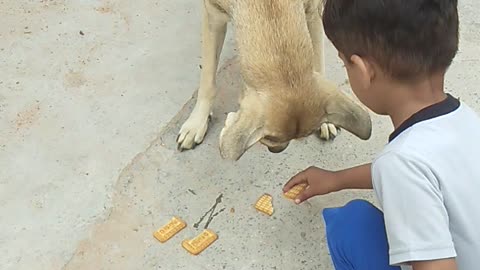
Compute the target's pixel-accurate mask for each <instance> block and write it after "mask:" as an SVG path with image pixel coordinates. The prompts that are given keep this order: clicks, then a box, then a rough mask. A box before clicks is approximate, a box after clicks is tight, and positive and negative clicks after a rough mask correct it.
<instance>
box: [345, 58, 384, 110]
mask: <svg viewBox="0 0 480 270" xmlns="http://www.w3.org/2000/svg"><path fill="white" fill-rule="evenodd" d="M338 56H339V57H340V59H342V61H343V63H344V64H345V68H346V69H347V74H348V79H349V81H350V86H351V87H352V91H353V92H354V93H355V95H356V96H357V97H358V99H359V100H360V101H361V102H362V103H363V104H365V106H367V107H368V108H369V109H370V110H372V111H374V112H375V113H377V114H381V115H385V114H386V112H385V107H386V106H385V104H384V103H385V102H384V95H385V93H383V91H381V90H382V89H383V88H384V87H381V83H380V80H379V76H377V77H376V75H379V74H376V72H375V68H374V66H373V65H372V64H371V63H370V62H369V61H367V60H366V59H363V58H361V57H359V56H358V55H352V57H351V58H350V59H346V57H345V55H343V54H342V53H339V54H338ZM375 77H376V78H375ZM374 78H375V80H374Z"/></svg>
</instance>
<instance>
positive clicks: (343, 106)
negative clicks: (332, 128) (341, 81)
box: [325, 90, 372, 140]
mask: <svg viewBox="0 0 480 270" xmlns="http://www.w3.org/2000/svg"><path fill="white" fill-rule="evenodd" d="M337 91H338V92H337V93H335V94H332V95H330V96H328V99H327V101H326V104H325V113H326V115H325V116H326V119H327V121H328V122H330V123H332V124H334V125H336V126H338V127H341V128H343V129H345V130H347V131H349V132H351V133H353V134H354V135H355V136H357V137H359V138H360V139H362V140H368V139H369V138H370V136H371V134H372V120H371V118H370V114H369V113H368V111H366V110H365V109H363V108H362V107H361V106H360V105H359V104H357V103H355V102H354V101H353V100H352V99H351V98H349V97H348V96H347V95H345V94H344V93H342V92H340V90H337Z"/></svg>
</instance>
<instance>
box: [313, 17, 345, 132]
mask: <svg viewBox="0 0 480 270" xmlns="http://www.w3.org/2000/svg"><path fill="white" fill-rule="evenodd" d="M320 14H321V10H318V12H313V13H312V14H310V16H309V17H308V21H307V25H308V31H309V32H310V37H311V39H312V45H313V52H314V61H313V65H314V68H315V71H316V72H318V73H319V74H320V75H321V76H322V77H324V76H325V55H324V48H325V43H324V34H323V24H322V18H321V17H320ZM337 135H338V128H337V127H336V126H335V125H334V124H332V123H329V122H325V123H323V124H322V125H321V127H320V130H318V136H319V137H320V139H323V140H327V141H328V140H330V139H334V138H335V137H336V136H337Z"/></svg>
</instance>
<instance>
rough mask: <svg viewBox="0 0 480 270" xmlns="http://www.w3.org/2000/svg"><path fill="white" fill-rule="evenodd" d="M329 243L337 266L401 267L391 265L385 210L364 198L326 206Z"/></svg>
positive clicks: (341, 269) (349, 269)
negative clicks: (339, 204) (335, 205)
mask: <svg viewBox="0 0 480 270" xmlns="http://www.w3.org/2000/svg"><path fill="white" fill-rule="evenodd" d="M323 218H324V219H325V227H326V233H327V243H328V248H329V250H330V256H331V257H332V261H333V265H334V266H335V269H336V270H400V267H398V266H390V265H389V257H388V242H387V234H386V232H385V223H384V220H383V213H382V212H381V211H380V210H379V209H378V208H376V207H375V206H373V205H372V204H371V203H369V202H367V201H364V200H353V201H351V202H349V203H347V204H346V205H345V206H343V207H339V208H326V209H324V210H323Z"/></svg>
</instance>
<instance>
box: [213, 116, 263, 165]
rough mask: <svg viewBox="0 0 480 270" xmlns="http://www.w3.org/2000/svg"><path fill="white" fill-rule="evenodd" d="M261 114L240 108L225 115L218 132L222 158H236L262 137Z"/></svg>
mask: <svg viewBox="0 0 480 270" xmlns="http://www.w3.org/2000/svg"><path fill="white" fill-rule="evenodd" d="M262 122H263V121H262V116H261V115H258V114H257V113H254V112H251V111H247V110H245V109H240V110H239V111H238V112H231V113H229V114H228V116H227V120H226V121H225V126H224V127H223V129H222V131H221V132H220V154H221V156H222V157H223V158H224V159H229V160H235V161H236V160H238V159H240V157H241V156H242V155H243V154H244V153H245V152H246V151H247V150H248V149H249V148H250V147H252V146H253V145H254V144H255V143H257V142H258V141H259V140H260V139H262V138H263V135H264V134H263V124H262Z"/></svg>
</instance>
